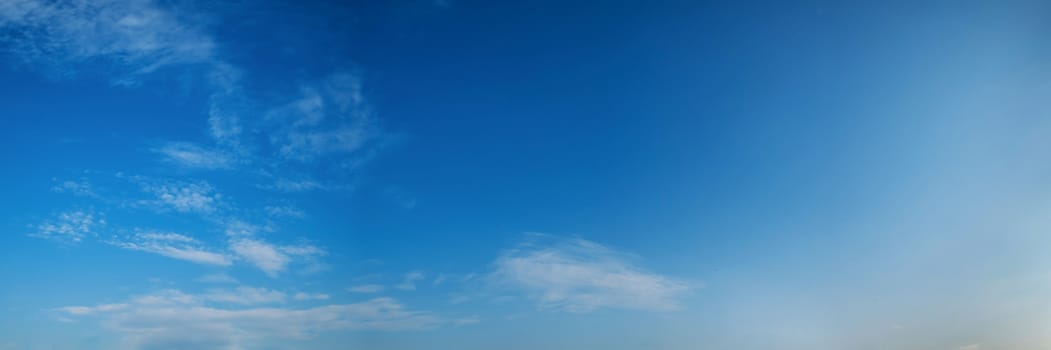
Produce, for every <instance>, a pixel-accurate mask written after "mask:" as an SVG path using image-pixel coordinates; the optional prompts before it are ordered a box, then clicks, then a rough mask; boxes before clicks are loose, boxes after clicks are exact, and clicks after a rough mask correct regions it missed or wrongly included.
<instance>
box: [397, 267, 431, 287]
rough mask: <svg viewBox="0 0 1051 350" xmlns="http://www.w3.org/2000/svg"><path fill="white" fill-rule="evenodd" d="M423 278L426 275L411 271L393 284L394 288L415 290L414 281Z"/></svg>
mask: <svg viewBox="0 0 1051 350" xmlns="http://www.w3.org/2000/svg"><path fill="white" fill-rule="evenodd" d="M424 278H426V277H425V276H424V275H423V272H420V271H412V272H409V273H407V274H405V278H403V279H402V280H401V283H398V285H396V286H394V288H398V289H401V290H416V281H420V280H423V279H424Z"/></svg>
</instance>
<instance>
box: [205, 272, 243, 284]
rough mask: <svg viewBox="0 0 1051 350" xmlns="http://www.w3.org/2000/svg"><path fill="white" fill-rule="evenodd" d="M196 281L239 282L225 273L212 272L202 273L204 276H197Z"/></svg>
mask: <svg viewBox="0 0 1051 350" xmlns="http://www.w3.org/2000/svg"><path fill="white" fill-rule="evenodd" d="M196 281H197V282H201V283H230V284H237V283H240V282H239V281H237V279H236V278H233V277H231V276H230V275H227V274H225V273H213V274H208V275H204V276H201V277H199V278H197V279H196Z"/></svg>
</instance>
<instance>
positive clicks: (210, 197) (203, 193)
mask: <svg viewBox="0 0 1051 350" xmlns="http://www.w3.org/2000/svg"><path fill="white" fill-rule="evenodd" d="M143 190H145V191H146V192H149V193H151V194H153V195H154V196H155V197H156V199H154V200H146V201H140V203H141V204H145V205H148V206H152V207H156V208H166V209H172V210H175V211H177V212H181V213H199V214H209V213H213V212H215V211H216V209H217V206H218V205H219V201H220V199H222V195H221V194H219V193H216V192H215V190H214V189H213V188H212V186H211V185H209V184H208V183H207V182H203V181H197V182H181V181H164V182H154V183H145V184H143Z"/></svg>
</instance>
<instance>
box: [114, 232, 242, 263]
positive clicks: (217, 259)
mask: <svg viewBox="0 0 1051 350" xmlns="http://www.w3.org/2000/svg"><path fill="white" fill-rule="evenodd" d="M109 243H110V244H112V245H114V246H117V247H121V248H124V249H130V250H137V251H142V252H147V253H154V254H158V255H161V256H166V257H169V258H173V259H179V260H186V261H189V262H193V263H198V264H206V265H218V266H229V265H230V264H231V263H232V262H231V261H232V259H231V257H229V256H227V255H226V254H223V253H219V252H214V251H209V250H208V249H205V248H204V247H203V245H202V244H201V242H200V241H198V240H196V239H194V238H192V237H189V236H185V235H181V234H177V233H164V232H140V233H137V234H135V235H133V236H131V237H129V238H126V239H114V240H111V241H110V242H109Z"/></svg>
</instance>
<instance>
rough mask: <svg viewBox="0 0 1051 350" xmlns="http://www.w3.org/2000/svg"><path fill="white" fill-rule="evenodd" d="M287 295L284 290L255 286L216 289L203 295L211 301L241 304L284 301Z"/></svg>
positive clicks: (203, 297)
mask: <svg viewBox="0 0 1051 350" xmlns="http://www.w3.org/2000/svg"><path fill="white" fill-rule="evenodd" d="M287 297H288V296H287V295H286V294H285V293H284V292H280V291H276V290H270V289H266V288H255V287H237V288H234V289H216V290H211V291H209V292H208V293H205V294H204V295H202V296H201V298H202V299H204V300H207V301H211V302H217V303H228V304H240V305H258V304H275V303H284V302H285V299H286V298H287Z"/></svg>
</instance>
